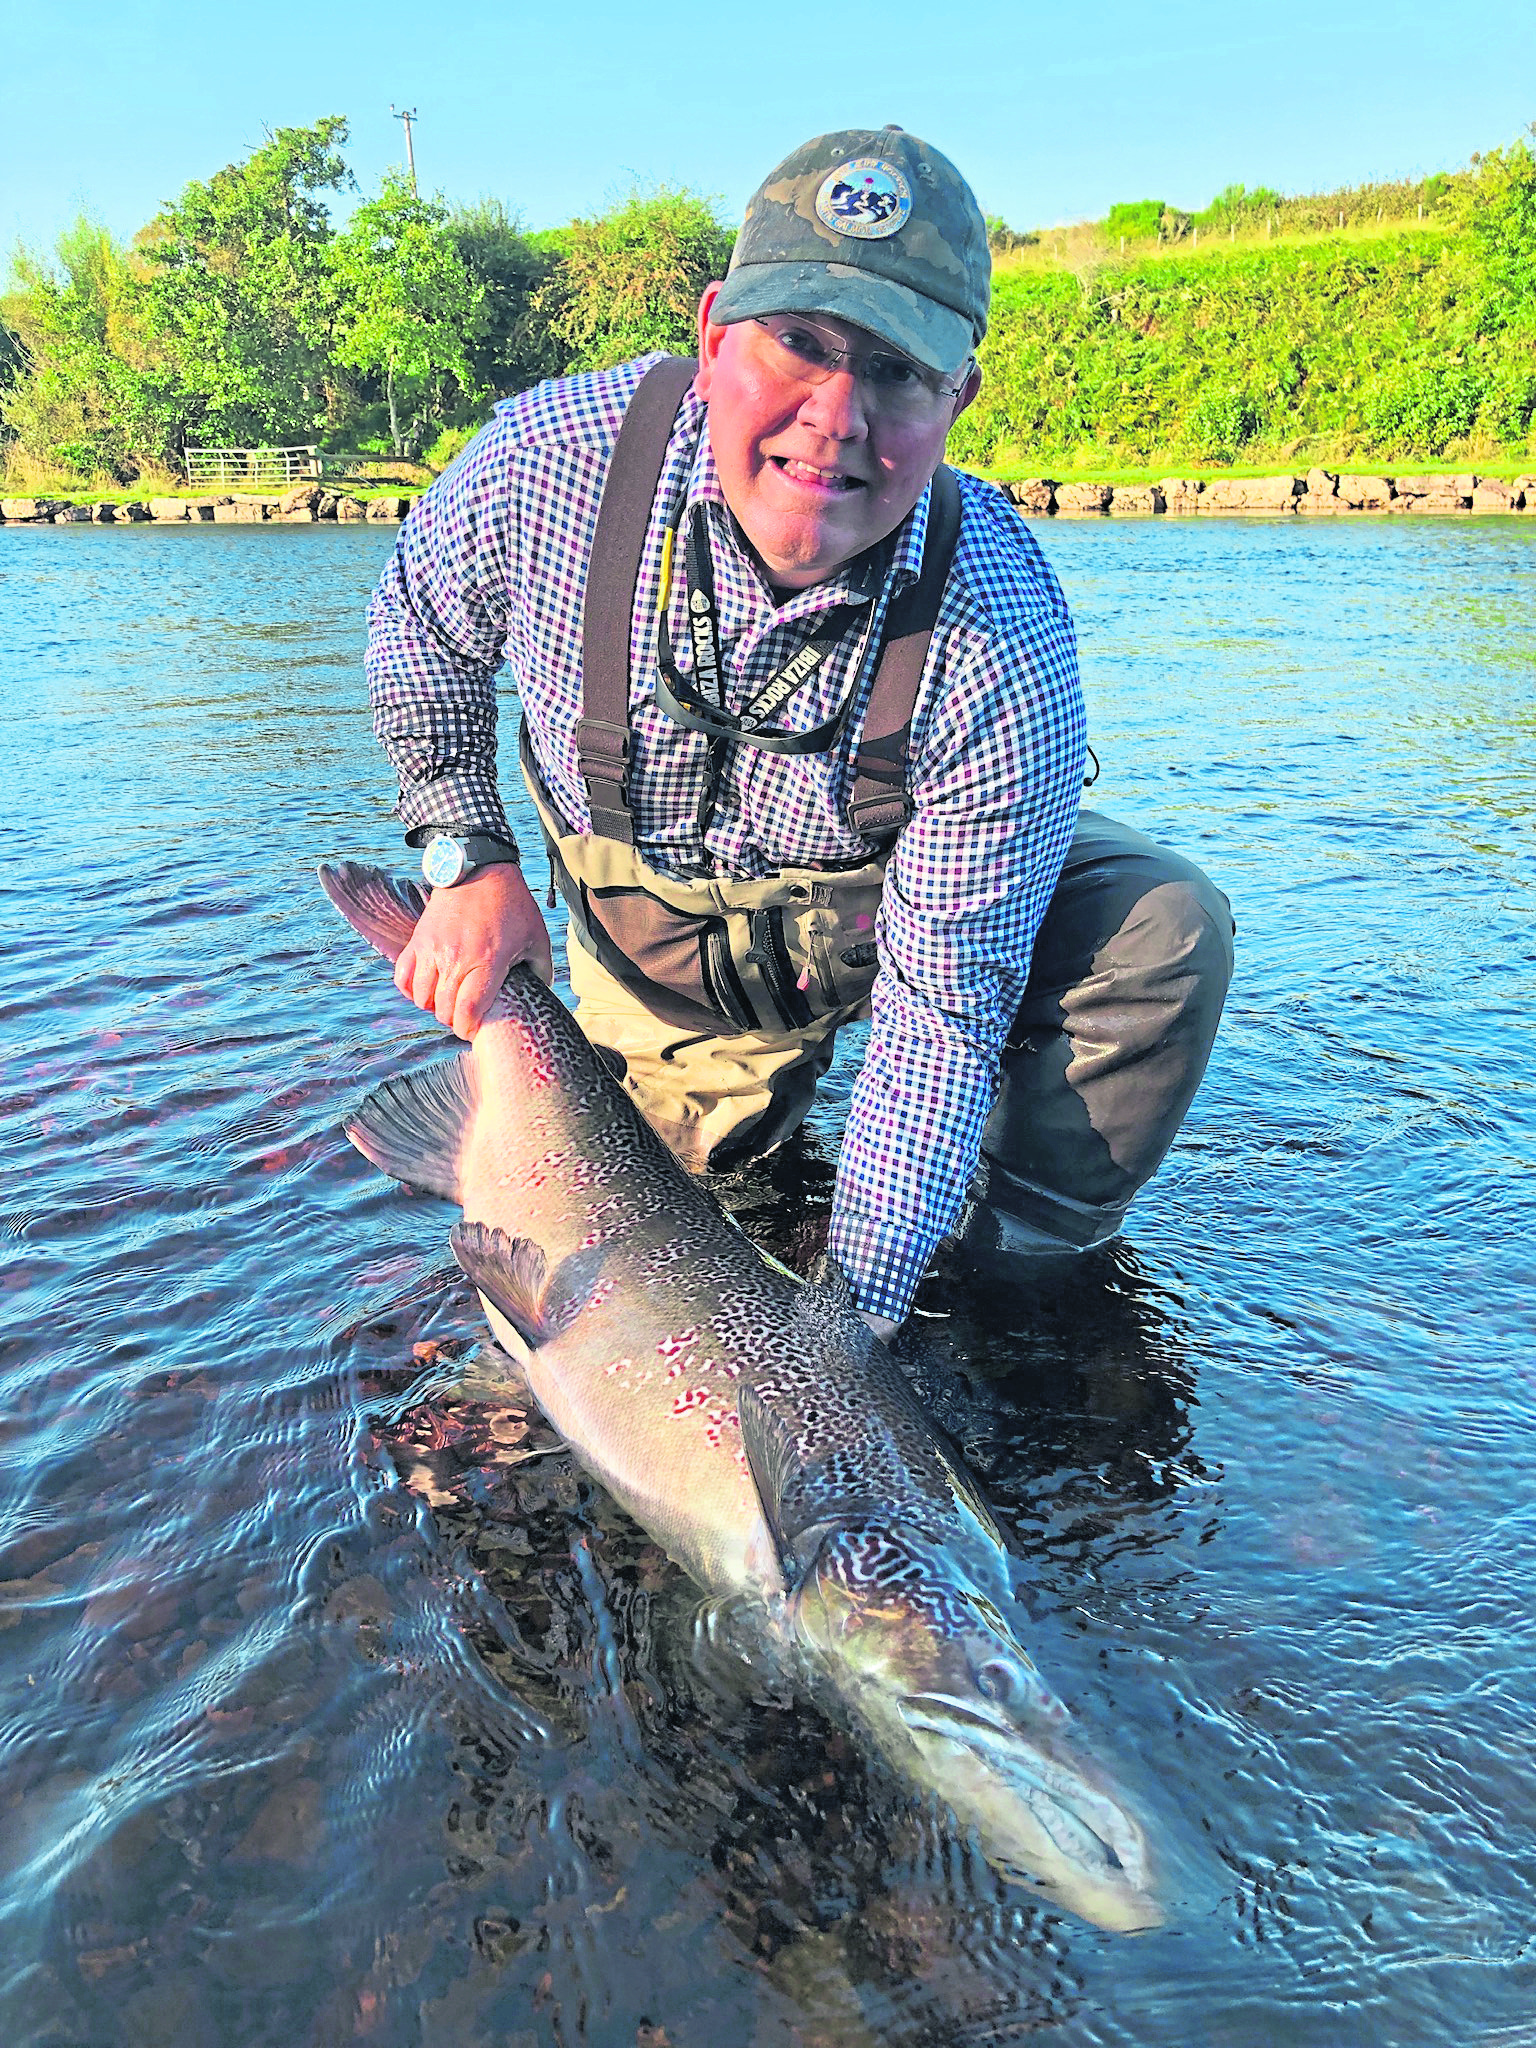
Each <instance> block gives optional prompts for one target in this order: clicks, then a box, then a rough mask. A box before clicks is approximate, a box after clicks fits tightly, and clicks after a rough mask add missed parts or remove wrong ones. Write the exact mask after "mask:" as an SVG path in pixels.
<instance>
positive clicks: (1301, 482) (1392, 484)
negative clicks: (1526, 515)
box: [1000, 469, 1536, 519]
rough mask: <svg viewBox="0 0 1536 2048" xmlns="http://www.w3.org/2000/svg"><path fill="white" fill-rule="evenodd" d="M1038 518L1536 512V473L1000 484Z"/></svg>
mask: <svg viewBox="0 0 1536 2048" xmlns="http://www.w3.org/2000/svg"><path fill="white" fill-rule="evenodd" d="M1000 488H1001V490H1002V491H1003V493H1004V495H1005V496H1006V497H1008V498H1010V499H1011V500H1012V501H1013V503H1014V504H1015V505H1017V506H1018V508H1019V510H1020V511H1021V512H1023V513H1025V514H1026V515H1027V516H1028V517H1030V518H1043V517H1055V518H1070V519H1095V518H1101V517H1103V516H1105V515H1110V514H1114V513H1120V514H1121V515H1122V516H1124V515H1132V516H1136V515H1140V516H1142V517H1146V516H1148V515H1151V514H1157V513H1163V514H1170V513H1171V514H1176V515H1185V516H1188V515H1190V514H1195V513H1211V514H1221V515H1231V514H1245V513H1247V514H1262V515H1265V516H1267V517H1269V518H1275V517H1277V516H1284V515H1285V514H1287V513H1300V514H1307V515H1311V516H1312V517H1314V518H1315V517H1317V516H1318V515H1319V514H1321V515H1323V516H1324V517H1327V516H1338V515H1340V514H1342V515H1344V516H1346V517H1347V516H1348V515H1349V514H1350V513H1354V512H1375V513H1380V512H1435V513H1447V512H1536V476H1517V477H1513V478H1508V479H1506V478H1503V477H1491V476H1490V477H1481V476H1474V475H1473V474H1472V473H1471V472H1470V471H1468V472H1467V473H1466V474H1464V475H1461V476H1351V475H1348V474H1346V473H1344V472H1340V471H1334V470H1331V469H1309V470H1308V471H1307V473H1306V475H1305V476H1217V477H1198V476H1170V477H1164V478H1163V480H1162V482H1161V483H1155V484H1092V483H1058V482H1057V481H1056V480H1055V479H1054V478H1053V477H1044V476H1035V477H1026V478H1024V479H1023V480H1022V481H1021V482H1018V483H1007V484H1003V485H1001V486H1000Z"/></svg>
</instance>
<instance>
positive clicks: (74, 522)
mask: <svg viewBox="0 0 1536 2048" xmlns="http://www.w3.org/2000/svg"><path fill="white" fill-rule="evenodd" d="M53 523H54V525H55V526H89V525H90V523H91V508H90V506H89V505H61V506H60V507H59V509H58V511H57V512H55V513H54V515H53Z"/></svg>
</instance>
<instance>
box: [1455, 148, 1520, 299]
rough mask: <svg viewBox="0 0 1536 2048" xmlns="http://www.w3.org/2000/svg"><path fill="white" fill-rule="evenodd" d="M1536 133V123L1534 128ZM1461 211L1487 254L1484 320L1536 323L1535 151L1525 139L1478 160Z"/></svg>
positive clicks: (1480, 249) (1483, 255) (1481, 250)
mask: <svg viewBox="0 0 1536 2048" xmlns="http://www.w3.org/2000/svg"><path fill="white" fill-rule="evenodd" d="M1530 133H1531V135H1532V136H1533V137H1536V126H1533V127H1532V129H1531V130H1530ZM1473 163H1474V167H1475V176H1474V177H1473V178H1472V179H1471V180H1470V181H1469V183H1468V185H1467V186H1466V187H1465V188H1464V189H1463V191H1462V194H1461V213H1462V218H1463V221H1464V223H1465V225H1466V228H1467V231H1468V233H1469V234H1470V235H1471V238H1472V241H1473V244H1474V246H1475V248H1476V249H1477V251H1478V254H1479V255H1480V257H1481V259H1482V270H1483V276H1484V279H1485V281H1486V287H1487V289H1486V292H1485V309H1484V325H1485V327H1486V328H1488V329H1494V330H1496V329H1498V328H1501V327H1519V328H1531V327H1533V326H1536V153H1533V152H1532V150H1531V147H1530V144H1529V143H1527V142H1526V141H1525V140H1523V139H1522V140H1521V141H1519V142H1516V143H1514V144H1512V145H1511V146H1510V148H1508V149H1493V150H1490V151H1489V152H1488V154H1487V155H1486V156H1483V157H1476V158H1474V159H1473Z"/></svg>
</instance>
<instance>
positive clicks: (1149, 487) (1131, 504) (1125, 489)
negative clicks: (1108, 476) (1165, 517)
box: [1109, 484, 1168, 518]
mask: <svg viewBox="0 0 1536 2048" xmlns="http://www.w3.org/2000/svg"><path fill="white" fill-rule="evenodd" d="M1109 509H1110V511H1111V512H1112V513H1114V514H1116V515H1117V516H1119V517H1121V518H1125V517H1131V518H1134V517H1136V516H1138V515H1141V516H1145V515H1146V514H1148V513H1153V512H1165V511H1166V510H1167V509H1168V501H1167V499H1166V498H1165V497H1164V496H1163V494H1162V492H1161V490H1160V489H1159V488H1158V486H1157V485H1156V484H1116V485H1115V494H1114V496H1113V497H1112V498H1111V499H1110V501H1109Z"/></svg>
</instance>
